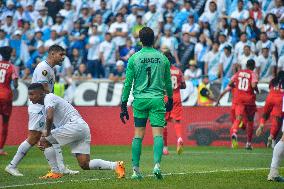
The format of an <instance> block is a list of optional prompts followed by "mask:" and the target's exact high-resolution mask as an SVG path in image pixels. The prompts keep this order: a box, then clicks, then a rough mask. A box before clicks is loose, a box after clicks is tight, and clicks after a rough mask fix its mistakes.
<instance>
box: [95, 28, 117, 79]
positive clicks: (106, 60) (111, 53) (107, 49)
mask: <svg viewBox="0 0 284 189" xmlns="http://www.w3.org/2000/svg"><path fill="white" fill-rule="evenodd" d="M117 57H118V50H117V46H116V44H115V43H114V42H113V41H112V37H111V34H110V33H106V34H105V40H104V41H103V42H102V43H101V45H100V48H99V58H100V61H101V63H102V65H103V67H104V71H105V74H104V77H106V78H108V76H109V73H110V72H112V71H113V69H114V67H115V63H116V58H117Z"/></svg>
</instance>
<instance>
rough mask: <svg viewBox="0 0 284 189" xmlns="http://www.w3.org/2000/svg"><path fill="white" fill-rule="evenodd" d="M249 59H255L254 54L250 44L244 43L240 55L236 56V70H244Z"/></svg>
mask: <svg viewBox="0 0 284 189" xmlns="http://www.w3.org/2000/svg"><path fill="white" fill-rule="evenodd" d="M249 59H253V60H254V61H256V57H255V55H254V54H253V53H252V52H251V46H250V45H247V44H246V45H245V46H244V47H243V54H241V55H240V56H237V60H238V61H237V65H236V67H237V70H244V69H246V64H247V61H248V60H249Z"/></svg>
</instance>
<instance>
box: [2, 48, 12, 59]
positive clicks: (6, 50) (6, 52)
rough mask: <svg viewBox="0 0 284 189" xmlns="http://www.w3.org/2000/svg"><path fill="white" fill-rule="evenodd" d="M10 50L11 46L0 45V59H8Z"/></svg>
mask: <svg viewBox="0 0 284 189" xmlns="http://www.w3.org/2000/svg"><path fill="white" fill-rule="evenodd" d="M12 52H13V49H12V47H9V46H4V47H0V55H1V56H2V60H6V61H9V60H10V58H11V54H12Z"/></svg>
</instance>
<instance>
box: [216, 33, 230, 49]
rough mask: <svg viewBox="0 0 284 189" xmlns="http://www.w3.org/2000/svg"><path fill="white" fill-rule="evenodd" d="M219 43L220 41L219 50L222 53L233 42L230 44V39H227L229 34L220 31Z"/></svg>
mask: <svg viewBox="0 0 284 189" xmlns="http://www.w3.org/2000/svg"><path fill="white" fill-rule="evenodd" d="M218 43H219V52H220V53H223V51H224V48H225V47H226V46H228V45H229V46H231V45H232V44H230V43H229V42H228V41H227V36H226V35H225V34H224V33H219V35H218Z"/></svg>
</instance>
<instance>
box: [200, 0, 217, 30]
mask: <svg viewBox="0 0 284 189" xmlns="http://www.w3.org/2000/svg"><path fill="white" fill-rule="evenodd" d="M220 16H221V15H220V14H219V13H218V11H217V4H216V3H215V2H214V1H210V4H209V11H207V12H204V13H203V14H202V15H201V16H200V18H199V19H200V20H203V19H205V18H206V20H207V21H208V23H209V25H210V29H211V31H212V33H215V32H216V31H217V26H218V21H219V18H220Z"/></svg>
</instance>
